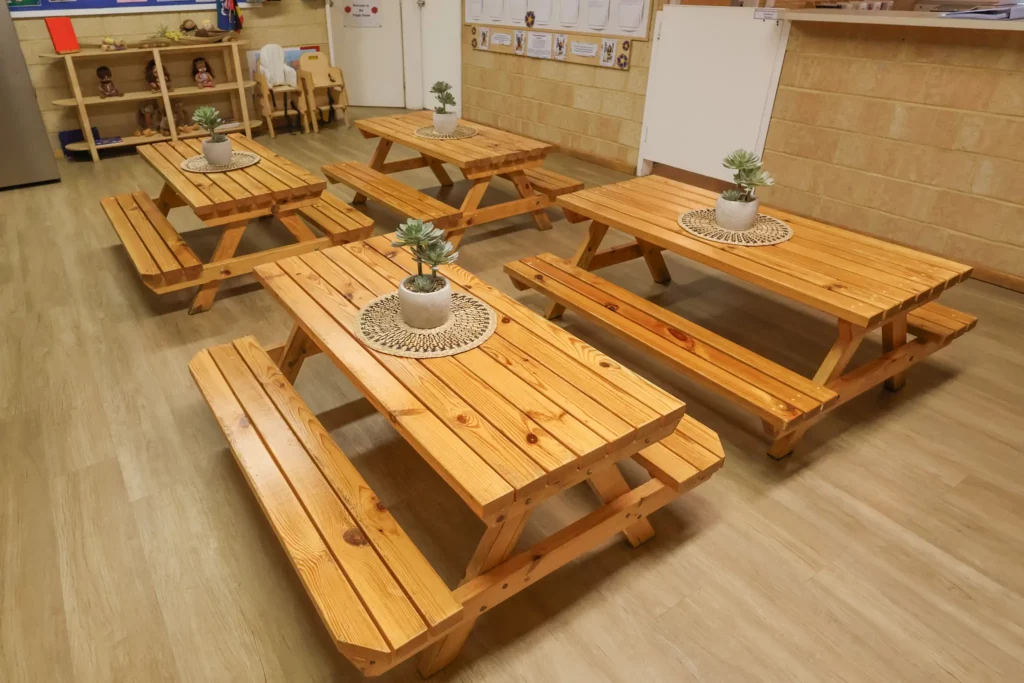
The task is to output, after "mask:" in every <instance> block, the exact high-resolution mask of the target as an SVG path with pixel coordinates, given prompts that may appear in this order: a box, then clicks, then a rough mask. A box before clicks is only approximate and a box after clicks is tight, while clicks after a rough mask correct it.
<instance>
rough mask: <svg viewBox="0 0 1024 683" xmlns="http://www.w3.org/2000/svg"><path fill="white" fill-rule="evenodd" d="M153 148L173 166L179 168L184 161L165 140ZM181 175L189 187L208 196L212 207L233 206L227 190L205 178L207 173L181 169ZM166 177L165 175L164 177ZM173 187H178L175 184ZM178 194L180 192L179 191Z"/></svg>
mask: <svg viewBox="0 0 1024 683" xmlns="http://www.w3.org/2000/svg"><path fill="white" fill-rule="evenodd" d="M153 148H154V149H155V150H156V151H157V152H159V153H160V155H161V156H163V158H164V159H166V160H167V161H168V162H170V163H171V164H173V165H174V168H176V169H180V168H181V162H183V161H185V157H184V156H182V155H181V154H180V153H179V152H178V150H176V149H174V147H172V146H171V145H170V143H167V142H158V143H156V144H155V145H153ZM181 173H182V175H183V176H184V179H185V184H186V185H188V186H189V187H195V188H197V189H198V190H199V191H200V192H202V193H203V194H205V195H206V196H207V197H209V198H210V200H211V202H212V203H213V205H214V208H215V209H217V210H221V209H223V208H230V207H233V206H234V198H232V197H231V195H229V194H228V193H227V192H225V191H224V190H223V189H221V188H220V186H218V185H217V184H215V183H214V182H213V181H212V180H210V179H209V178H207V177H206V176H207V175H208V174H205V173H189V172H188V171H182V172H181ZM165 179H166V177H165ZM175 189H176V190H178V189H179V188H178V187H177V186H175ZM178 194H181V192H180V191H179V192H178Z"/></svg>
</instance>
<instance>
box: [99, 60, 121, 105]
mask: <svg viewBox="0 0 1024 683" xmlns="http://www.w3.org/2000/svg"><path fill="white" fill-rule="evenodd" d="M96 77H97V78H99V79H100V98H102V99H104V100H105V99H107V98H108V97H124V93H123V92H121V91H120V90H118V89H117V86H116V85H114V78H113V75H112V74H111V73H110V67H109V66H101V67H100V68H98V69H96Z"/></svg>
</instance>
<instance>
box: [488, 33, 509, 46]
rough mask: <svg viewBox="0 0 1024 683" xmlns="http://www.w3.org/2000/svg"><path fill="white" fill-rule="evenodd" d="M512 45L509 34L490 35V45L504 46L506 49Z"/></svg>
mask: <svg viewBox="0 0 1024 683" xmlns="http://www.w3.org/2000/svg"><path fill="white" fill-rule="evenodd" d="M511 44H512V34H511V33H492V34H491V45H504V46H505V47H508V46H509V45H511Z"/></svg>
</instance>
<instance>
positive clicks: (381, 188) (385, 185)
mask: <svg viewBox="0 0 1024 683" xmlns="http://www.w3.org/2000/svg"><path fill="white" fill-rule="evenodd" d="M322 170H323V172H324V175H326V176H327V177H328V178H329V179H330V180H331V181H333V182H337V183H342V184H343V185H347V186H348V187H351V188H352V189H353V190H355V191H356V192H358V193H360V194H364V195H366V196H367V197H372V198H373V199H376V200H377V201H379V202H381V203H383V204H386V205H387V206H389V207H391V208H392V209H394V210H395V211H397V212H399V213H401V214H403V215H405V216H409V217H410V218H418V219H421V220H424V221H431V222H433V223H434V224H435V225H437V227H439V228H444V227H447V226H449V225H453V224H454V223H456V222H457V221H458V219H459V217H460V216H461V215H462V212H461V211H460V210H459V209H456V208H454V207H451V206H448V205H447V204H445V203H444V202H441V201H438V200H437V199H434V198H433V197H430V196H428V195H425V194H423V193H422V192H419V191H417V190H415V189H413V188H411V187H408V186H406V185H404V184H402V183H400V182H399V181H397V180H394V179H392V178H389V177H388V176H387V175H385V174H383V173H381V172H379V171H376V170H374V169H372V168H370V167H369V166H367V165H366V164H360V163H357V162H344V163H339V164H330V165H327V166H324V167H323V169H322Z"/></svg>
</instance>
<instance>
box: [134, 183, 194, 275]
mask: <svg viewBox="0 0 1024 683" xmlns="http://www.w3.org/2000/svg"><path fill="white" fill-rule="evenodd" d="M132 199H134V200H135V203H136V204H138V205H139V208H140V209H142V213H144V214H145V215H146V219H147V220H149V222H150V223H151V224H152V225H153V227H154V228H155V229H156V231H157V233H158V234H159V235H160V238H161V239H162V240H163V241H164V243H165V244H166V245H167V247H168V248H169V249H170V250H171V252H172V253H173V254H174V258H175V259H177V261H178V263H179V264H181V268H182V270H184V271H185V279H191V278H193V277H196V276H197V275H199V271H201V270H202V269H203V262H202V261H200V260H199V257H198V256H196V253H195V252H194V251H192V247H190V246H188V244H186V243H185V240H183V239H181V235H179V234H178V231H177V230H175V229H174V226H173V225H171V222H170V221H169V220H167V216H165V215H163V214H162V213H160V208H159V207H157V205H156V202H154V201H153V199H152V198H151V197H150V196H149V195H148V194H146V193H145V192H133V193H132Z"/></svg>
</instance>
